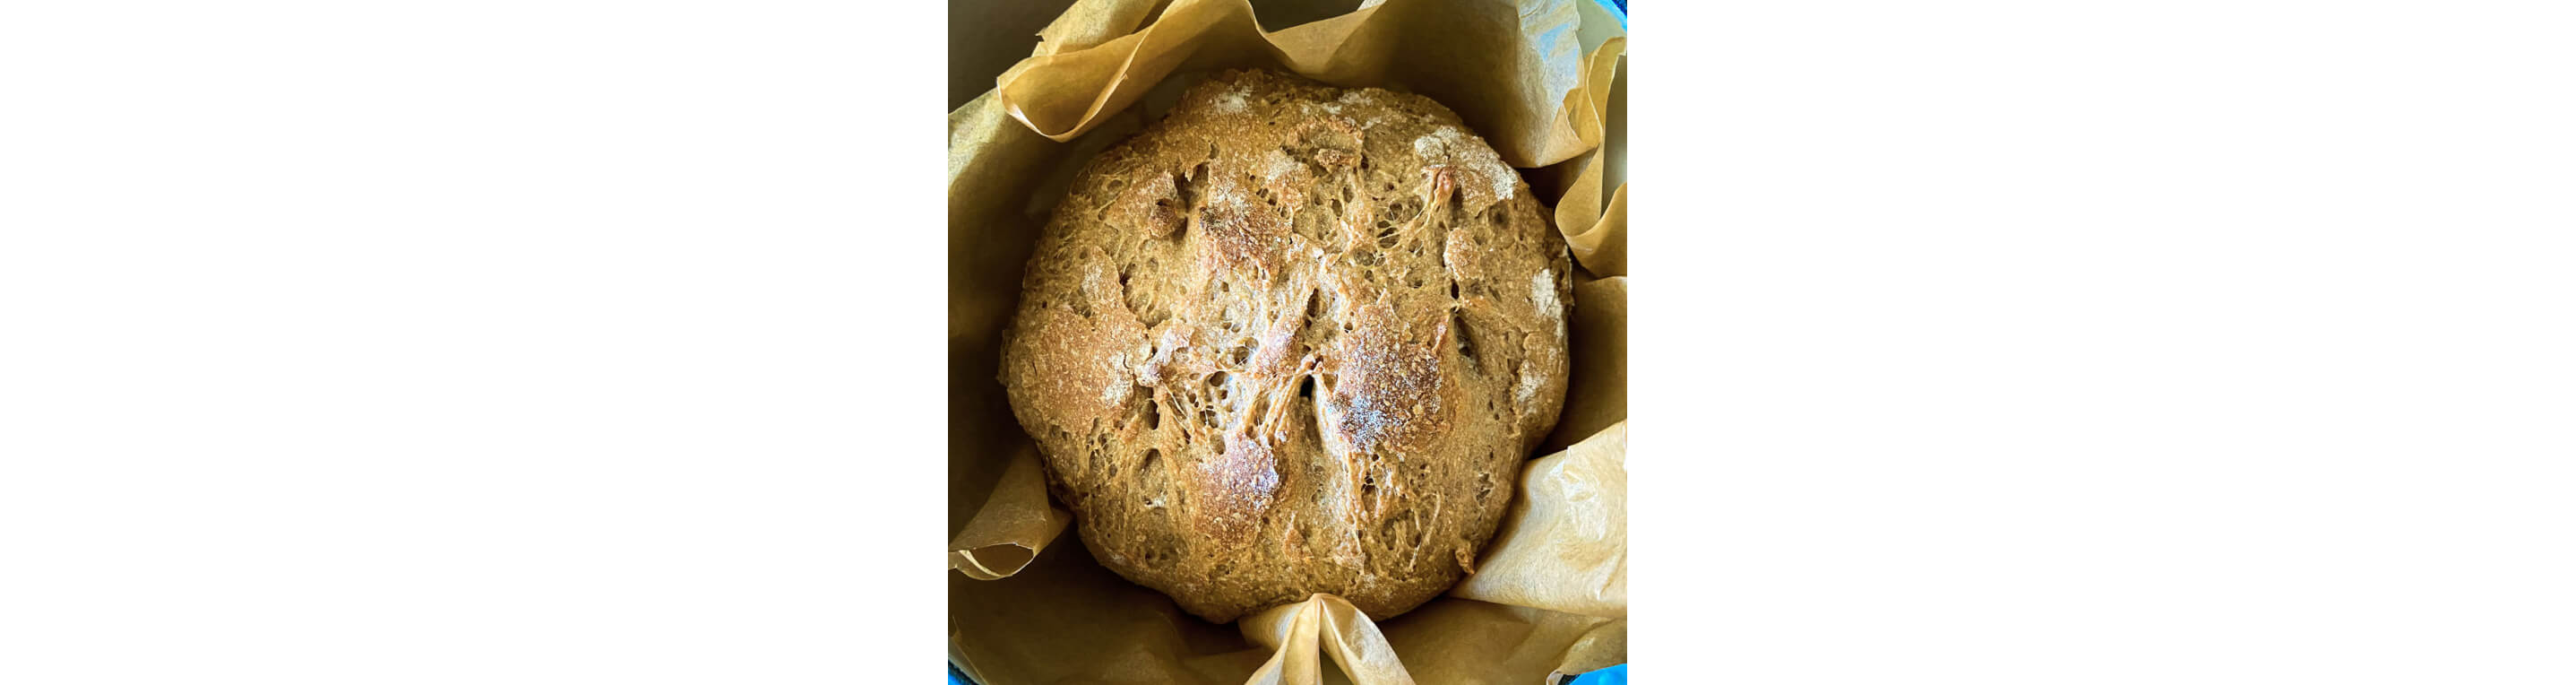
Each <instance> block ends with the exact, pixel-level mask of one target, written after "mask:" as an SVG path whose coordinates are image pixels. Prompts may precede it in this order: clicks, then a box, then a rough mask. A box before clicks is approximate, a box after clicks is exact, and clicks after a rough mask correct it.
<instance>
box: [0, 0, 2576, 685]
mask: <svg viewBox="0 0 2576 685" xmlns="http://www.w3.org/2000/svg"><path fill="white" fill-rule="evenodd" d="M225 5H226V6H221V7H217V6H212V5H205V4H200V3H148V2H146V3H117V2H97V3H13V4H9V5H7V6H6V7H5V8H0V682H10V683H73V682H135V683H147V682H148V683H166V682H206V681H238V682H260V683H345V682H421V683H453V682H528V683H558V682H602V681H616V682H689V683H698V682H756V683H788V682H854V681H859V680H862V679H867V680H870V681H879V680H882V681H887V682H920V681H927V680H929V679H933V678H938V677H940V676H939V674H938V672H939V670H940V666H939V665H938V661H939V659H940V658H941V657H940V655H941V654H943V653H944V649H943V647H942V641H943V639H944V630H943V629H942V627H941V626H943V625H944V622H943V619H942V618H941V613H942V609H941V597H940V594H941V593H940V591H939V590H937V589H936V588H938V587H940V585H939V583H941V582H942V577H941V575H940V574H941V573H942V570H941V567H940V566H939V565H938V562H937V561H936V559H937V556H936V555H935V554H934V553H933V552H932V550H933V549H935V548H936V547H935V546H936V545H938V544H940V543H942V542H944V540H942V539H940V538H941V535H940V533H941V531H940V530H939V526H937V525H936V523H935V522H934V521H933V520H932V518H934V517H932V516H931V515H930V514H928V513H927V512H933V511H940V510H942V509H941V507H939V506H938V503H937V502H936V501H935V500H934V499H933V498H935V497H937V496H938V494H937V492H938V488H931V487H923V484H926V483H933V482H938V480H937V479H938V477H939V476H938V475H937V474H939V473H941V472H942V467H941V465H940V464H941V461H940V460H941V458H942V455H943V454H944V447H943V445H941V444H940V438H939V437H938V436H939V435H940V433H939V432H938V431H936V430H929V429H925V428H924V427H926V426H934V425H940V423H941V421H942V418H941V417H940V416H939V415H938V412H939V411H940V410H941V409H940V408H941V407H942V404H941V403H940V402H936V401H932V398H934V397H936V395H937V393H940V392H943V391H944V376H943V374H941V373H940V372H939V371H938V369H939V368H940V366H941V364H942V363H943V362H942V359H943V357H944V355H945V348H944V345H942V335H943V333H942V331H944V330H945V328H944V327H945V323H944V316H945V313H944V308H943V307H942V306H941V305H940V304H939V303H940V302H941V299H940V298H939V296H938V294H937V293H938V291H939V289H940V288H941V287H942V285H941V284H942V283H944V278H945V275H944V274H943V273H942V272H941V271H942V269H941V267H940V264H941V261H942V260H941V258H940V257H941V254H942V250H943V249H944V248H943V247H942V245H943V243H941V242H940V237H941V232H940V231H941V229H942V224H943V223H944V216H945V212H944V211H943V210H942V206H941V202H940V200H939V199H938V198H940V197H942V193H943V189H942V185H941V181H940V180H939V179H940V178H941V176H940V175H939V174H937V173H934V172H933V171H932V169H933V168H935V167H934V165H937V164H939V163H940V162H939V161H938V160H939V159H942V158H943V154H942V151H941V149H940V146H941V142H940V141H941V140H942V138H943V136H941V134H940V127H941V124H940V121H941V115H942V114H943V112H942V110H941V109H940V105H939V104H937V103H938V102H939V101H940V99H941V97H940V94H941V92H942V85H943V84H944V80H943V79H942V78H940V77H939V76H938V72H937V70H936V65H934V64H931V63H928V62H925V61H924V59H925V58H926V57H927V56H928V55H933V54H939V53H938V52H937V50H938V49H939V46H938V45H936V43H937V42H938V40H939V38H938V36H939V35H940V33H939V32H937V31H936V30H934V29H933V26H934V25H935V23H936V22H939V21H942V20H943V17H941V16H940V13H939V12H938V8H937V7H935V6H933V5H930V4H926V3H924V4H919V5H918V6H906V7H902V8H885V7H878V6H873V5H871V6H869V7H867V8H866V11H865V12H864V13H863V12H861V11H860V9H858V5H859V3H697V4H694V5H674V4H658V5H657V4H635V3H596V2H509V3H501V2H455V3H436V4H414V5H407V6H405V5H381V4H370V5H366V6H364V7H363V8H362V7H361V6H355V5H347V4H345V3H321V2H312V3H284V2H250V3H226V4H225ZM1699 5H1700V4H1699V3H1647V6H1646V7H1643V8H1640V12H1639V14H1640V16H1639V17H1638V19H1637V23H1636V25H1635V33H1634V41H1633V43H1632V50H1633V55H1632V61H1633V64H1634V65H1635V66H1634V69H1633V71H1632V77H1633V78H1635V79H1636V87H1634V88H1632V89H1631V92H1632V95H1633V96H1634V97H1636V98H1637V99H1638V100H1637V102H1635V103H1633V106H1632V107H1630V109H1629V111H1630V112H1632V113H1633V115H1634V117H1635V119H1634V121H1632V124H1631V130H1632V131H1633V132H1634V133H1633V134H1632V135H1635V136H1638V137H1639V139H1641V140H1652V141H1655V142H1654V143H1653V144H1650V145H1641V146H1639V149H1640V150H1641V151H1642V153H1640V154H1637V155H1635V156H1634V159H1633V160H1632V162H1631V163H1632V164H1633V165H1634V167H1633V168H1632V170H1631V173H1630V176H1631V177H1633V178H1636V179H1640V180H1639V185H1638V186H1637V188H1635V189H1634V198H1633V200H1634V203H1633V205H1632V207H1631V210H1632V211H1633V212H1634V216H1632V218H1631V222H1632V225H1633V226H1634V227H1635V231H1634V240H1635V241H1636V242H1637V245H1636V249H1635V251H1634V252H1635V255H1636V257H1635V264H1634V271H1635V273H1636V274H1638V281H1637V287H1636V288H1635V289H1634V290H1635V292H1636V300H1635V302H1634V303H1633V305H1632V309H1633V311H1634V312H1636V314H1635V319H1634V321H1633V323H1632V325H1633V326H1634V327H1635V330H1634V331H1633V332H1632V335H1631V338H1632V340H1634V341H1635V342H1634V345H1635V349H1634V350H1633V357H1632V362H1631V363H1632V364H1633V365H1635V366H1637V367H1638V368H1640V369H1644V370H1645V371H1643V372H1641V373H1637V374H1635V375H1634V378H1635V379H1636V381H1635V386H1634V387H1632V389H1631V391H1632V394H1633V396H1634V397H1633V399H1632V405H1633V406H1634V407H1635V411H1634V417H1633V420H1634V422H1635V425H1636V430H1635V433H1634V448H1635V449H1634V454H1635V455H1636V458H1635V459H1633V460H1632V461H1631V462H1630V468H1631V469H1633V470H1634V472H1635V475H1636V478H1635V479H1633V481H1632V482H1633V484H1634V485H1635V491H1634V492H1633V493H1632V501H1633V502H1634V503H1635V505H1634V507H1635V508H1634V510H1632V511H1631V513H1630V515H1631V519H1632V524H1633V531H1634V532H1633V536H1634V542H1635V563H1634V564H1633V568H1635V570H1636V577H1635V578H1634V583H1633V584H1632V586H1633V587H1634V588H1635V593H1634V604H1635V611H1634V619H1633V621H1634V625H1633V626H1632V630H1631V636H1632V649H1631V654H1632V659H1633V661H1634V662H1635V664H1636V666H1635V670H1634V674H1635V675H1636V676H1637V677H1638V678H1640V679H1642V680H1645V681H1649V682H1743V683H1794V682H1835V683H1842V682H1849V683H1890V682H1922V681H1943V682H1946V681H1973V682H1980V683H2068V682H2085V683H2095V682H2140V683H2173V682H2193V683H2203V682H2247V683H2280V682H2333V683H2356V682H2436V683H2507V682H2566V681H2568V680H2569V679H2571V678H2576V656H2571V651H2570V647H2569V645H2571V644H2576V589H2571V586H2576V583H2571V582H2570V581H2569V580H2568V579H2570V578H2576V548H2572V547H2571V544H2570V543H2571V541H2572V540H2576V536H2571V534H2576V530H2571V528H2572V527H2576V526H2571V523H2570V522H2571V521H2576V504H2571V501H2576V497H2571V496H2570V493H2571V492H2576V478H2572V477H2571V473H2570V467H2569V466H2568V464H2569V463H2570V460H2571V459H2576V361H2571V353H2570V351H2571V350H2576V317H2571V314H2576V306H2571V305H2576V275H2571V273H2572V272H2571V269H2570V268H2569V265H2570V264H2571V263H2576V261H2571V260H2576V249H2571V245H2570V242H2569V238H2568V236H2569V235H2570V231H2571V230H2576V135H2571V132H2570V131H2571V127H2570V126H2569V125H2568V124H2567V122H2569V121H2576V98H2571V93H2576V91H2572V90H2571V89H2570V88H2569V87H2568V86H2569V84H2570V83H2571V82H2576V81H2571V79H2570V76H2571V73H2570V68H2569V67H2568V65H2571V64H2576V55H2571V54H2570V53H2571V52H2576V48H2571V43H2570V42H2569V41H2567V40H2566V39H2565V37H2566V29H2567V27H2568V26H2570V24H2571V22H2570V21H2569V19H2570V17H2569V16H2568V15H2567V14H2566V13H2565V12H2563V11H2561V10H2557V9H2556V8H2555V7H2554V6H2553V5H2552V4H2550V3H2539V2H2531V3H2502V2H2488V3H2480V2H2469V3H2456V2H2446V3H2429V2H2425V3H2412V4H2385V3H2382V4H2376V5H2369V4H2365V5H2354V4H2351V3H2299V2H2226V3H2220V2H2184V3H2153V4H2133V5H2129V6H2124V7H2116V6H2104V5H2101V4H2095V3H2085V4H2082V5H2080V6H2079V5H2070V4H2067V3H2046V2H2025V3H2011V2H1971V3H1964V4H1962V3H1941V4H1923V3H1834V2H1822V3H1814V2H1810V3H1759V4H1756V3H1730V4H1722V5H1720V6H1718V7H1717V9H1715V10H1710V9H1698V7H1699ZM1760 5H1770V6H1760ZM1686 6H1687V7H1686ZM887 12H894V13H896V14H905V15H906V16H904V17H902V18H888V17H890V16H893V15H890V14H886V13H887ZM1013 201H1016V200H1013ZM906 549H909V550H918V551H917V552H914V553H912V554H914V556H897V555H896V554H890V553H888V552H887V550H906Z"/></svg>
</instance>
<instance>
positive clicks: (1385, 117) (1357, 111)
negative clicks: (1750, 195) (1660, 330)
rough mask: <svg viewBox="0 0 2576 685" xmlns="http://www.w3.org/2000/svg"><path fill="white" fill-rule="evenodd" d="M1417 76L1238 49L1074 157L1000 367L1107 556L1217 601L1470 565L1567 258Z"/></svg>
mask: <svg viewBox="0 0 2576 685" xmlns="http://www.w3.org/2000/svg"><path fill="white" fill-rule="evenodd" d="M1545 217H1546V214H1545V213H1544V212H1543V211H1542V208H1541V207H1540V206H1539V204H1538V202H1537V201H1536V200H1535V199H1533V198H1531V197H1530V192H1529V189H1528V187H1527V186H1526V185H1523V184H1522V183H1521V180H1520V177H1519V175H1518V174H1516V173H1514V172H1513V171H1512V169H1511V168H1510V167H1508V166H1506V165H1505V164H1503V162H1502V160H1501V158H1500V157H1499V156H1497V155H1496V154H1495V153H1494V151H1493V150H1492V148H1490V147H1488V146H1486V145H1485V143H1484V141H1483V140H1482V139H1479V138H1477V137H1475V135H1474V134H1472V133H1470V132H1468V131H1467V130H1466V128H1465V126H1464V124H1463V123H1462V122H1461V121H1460V120H1459V119H1458V117H1457V115H1456V114H1454V113H1451V112H1450V111H1449V110H1447V109H1445V108H1443V107H1441V106H1440V105H1438V104H1436V103H1433V102H1431V101H1430V100H1428V99H1426V98H1423V97H1420V96H1416V95H1411V94H1405V93H1397V92H1391V91H1385V90H1379V89H1340V88H1332V87H1328V86H1323V85H1320V84H1316V83H1312V82H1308V81H1303V80H1299V79H1295V78H1293V77H1288V76H1284V75H1280V74H1276V73H1272V72H1264V71H1235V72H1227V73H1224V74H1221V75H1219V76H1217V77H1216V78H1213V79H1210V80H1209V81H1207V82H1206V83H1202V84H1200V85H1198V86H1197V87H1195V88H1193V89H1191V90H1190V91H1189V92H1188V93H1187V94H1185V95H1184V96H1183V97H1182V99H1181V102H1180V104H1179V105H1177V106H1176V107H1175V108H1174V109H1173V110H1172V112H1171V113H1170V114H1169V115H1168V116H1167V117H1166V118H1165V119H1164V120H1163V121H1161V122H1159V123H1156V124H1154V125H1152V126H1150V127H1148V128H1147V129H1146V130H1145V131H1143V132H1142V133H1139V134H1137V135H1136V136H1135V137H1133V138H1130V139H1128V140H1126V141H1124V142H1121V143H1119V144H1117V145H1115V146H1112V147H1111V148H1109V149H1108V150H1106V151H1104V152H1102V153H1101V154H1100V155H1099V156H1098V157H1096V158H1094V159H1093V160H1091V161H1090V162H1089V163H1088V164H1087V165H1086V166H1085V167H1084V168H1083V169H1082V170H1081V173H1080V174H1079V175H1078V176H1077V177H1076V179H1075V181H1074V184H1073V187H1072V189H1071V190H1070V192H1069V194H1068V195H1067V196H1066V197H1065V199H1064V200H1063V202H1062V203H1060V204H1059V205H1058V206H1057V208H1056V211H1055V214H1054V216H1053V217H1052V218H1051V219H1050V221H1049V222H1048V224H1047V226H1046V229H1045V231H1044V233H1043V234H1042V236H1041V238H1040V239H1039V245H1038V248H1037V251H1036V253H1035V255H1034V256H1032V257H1031V258H1030V260H1029V264H1028V270H1027V273H1026V275H1025V277H1024V279H1023V281H1022V284H1021V286H1022V295H1021V302H1020V308H1019V311H1018V313H1017V315H1016V316H1015V317H1014V319H1013V321H1012V323H1011V329H1010V330H1009V331H1008V332H1007V333H1006V342H1005V343H1004V346H1003V353H1002V356H1003V360H1002V377H1001V381H1002V383H1003V384H1004V385H1005V386H1006V387H1007V388H1008V390H1009V395H1010V400H1011V407H1012V411H1013V412H1014V413H1015V414H1016V415H1017V416H1018V418H1019V421H1020V424H1021V426H1022V427H1023V428H1025V429H1027V430H1028V432H1029V434H1030V435H1031V436H1033V437H1035V438H1036V440H1037V442H1038V446H1039V449H1040V451H1041V453H1043V454H1044V455H1045V459H1044V462H1045V465H1046V471H1047V477H1048V478H1047V479H1048V484H1049V487H1050V488H1051V490H1052V491H1053V492H1054V493H1055V495H1056V497H1057V499H1059V500H1061V501H1063V502H1064V503H1065V504H1066V505H1067V506H1068V507H1069V508H1071V509H1072V510H1073V512H1074V514H1075V518H1076V521H1077V523H1078V526H1077V529H1078V530H1079V532H1080V534H1081V536H1082V540H1083V542H1084V544H1085V545H1087V546H1088V547H1090V549H1091V551H1092V553H1093V555H1094V556H1095V557H1097V558H1098V559H1099V560H1100V562H1101V563H1102V564H1103V565H1105V566H1107V567H1109V568H1110V569H1111V570H1113V571H1116V572H1117V573H1119V574H1120V575H1122V576H1125V577H1126V578H1128V579H1129V580H1132V581H1135V582H1136V583H1138V584H1141V585H1145V586H1147V587H1152V588H1154V589H1157V590H1160V591H1162V592H1163V593H1164V594H1167V595H1170V596H1171V597H1172V598H1173V599H1174V600H1175V601H1177V602H1179V603H1180V605H1181V607H1182V608H1183V609H1185V610H1187V611H1189V612H1190V613H1193V614H1197V615H1198V616H1200V617H1202V618H1206V619H1208V620H1211V621H1217V622H1220V623H1222V622H1227V621H1232V620H1234V619H1235V618H1237V617H1239V616H1242V615H1243V614H1245V613H1248V612H1251V611H1254V610H1258V609H1261V608H1265V607H1268V606H1272V605H1276V604H1281V603H1286V602H1293V601H1298V600H1302V599H1304V598H1305V597H1306V596H1307V595H1308V594H1310V593H1314V592H1331V593H1334V594H1337V595H1340V596H1342V597H1343V598H1345V599H1348V600H1350V602H1351V603H1352V604H1353V605H1354V606H1357V607H1359V608H1360V609H1361V610H1362V611H1365V612H1367V613H1368V614H1369V615H1370V616H1372V617H1375V618H1379V619H1384V618H1386V617H1389V616H1393V615H1395V614H1400V613H1403V612H1405V611H1407V610H1410V609H1412V608H1413V607H1414V606H1416V605H1419V604H1421V603H1422V602H1424V601H1426V600H1429V599H1430V598H1432V597H1434V596H1437V595H1438V594H1440V593H1441V592H1443V591H1446V590H1447V589H1448V588H1449V586H1451V585H1453V584H1455V583H1456V582H1457V580H1458V579H1459V578H1460V577H1462V576H1463V575H1464V574H1465V573H1467V572H1469V570H1470V568H1471V567H1472V565H1473V564H1474V563H1475V559H1476V556H1477V553H1478V551H1479V550H1480V549H1481V548H1482V547H1483V546H1484V544H1485V542H1486V541H1487V540H1488V539H1489V538H1491V537H1492V535H1493V532H1494V527H1495V525H1496V524H1498V523H1499V521H1500V519H1501V517H1502V514H1503V511H1504V508H1505V506H1506V504H1507V503H1508V501H1509V499H1510V496H1511V487H1512V484H1513V483H1514V482H1515V481H1516V480H1517V479H1518V476H1519V465H1520V462H1521V460H1522V459H1523V458H1525V457H1527V456H1528V453H1529V450H1530V449H1532V448H1534V447H1536V446H1537V444H1538V441H1539V439H1540V438H1541V437H1542V436H1544V435H1546V433H1547V431H1548V430H1549V429H1550V428H1552V427H1553V426H1554V425H1555V422H1556V416H1557V411H1558V409H1559V407H1560V406H1561V405H1562V403H1563V401H1564V394H1565V375H1566V365H1567V360H1568V357H1567V354H1566V330H1565V321H1566V316H1567V312H1566V311H1565V309H1564V307H1565V305H1564V304H1563V303H1568V302H1572V301H1573V298H1572V297H1571V295H1572V280H1571V274H1572V273H1573V268H1572V266H1573V265H1572V263H1571V261H1570V260H1569V258H1568V257H1567V254H1566V248H1565V243H1564V241H1563V240H1562V239H1561V238H1560V237H1559V236H1558V235H1557V233H1556V231H1555V230H1553V229H1552V228H1550V227H1549V226H1548V223H1547V219H1546V218H1545Z"/></svg>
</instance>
